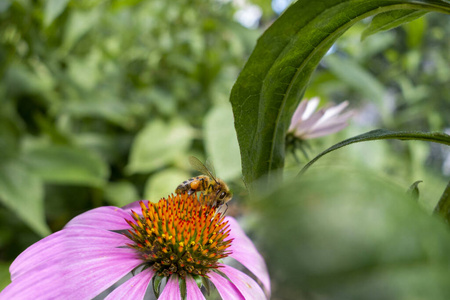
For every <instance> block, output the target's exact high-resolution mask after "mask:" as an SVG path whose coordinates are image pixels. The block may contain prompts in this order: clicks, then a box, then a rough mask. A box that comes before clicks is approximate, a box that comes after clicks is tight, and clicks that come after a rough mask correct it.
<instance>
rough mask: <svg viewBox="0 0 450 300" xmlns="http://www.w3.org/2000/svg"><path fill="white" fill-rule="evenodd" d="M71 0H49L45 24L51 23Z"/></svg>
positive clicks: (45, 12) (46, 7)
mask: <svg viewBox="0 0 450 300" xmlns="http://www.w3.org/2000/svg"><path fill="white" fill-rule="evenodd" d="M68 2H69V0H47V1H46V2H45V11H44V24H45V26H48V25H50V24H51V23H52V22H53V21H54V20H55V19H56V18H57V17H58V16H59V15H60V14H62V12H63V11H64V9H65V8H66V6H67V3H68Z"/></svg>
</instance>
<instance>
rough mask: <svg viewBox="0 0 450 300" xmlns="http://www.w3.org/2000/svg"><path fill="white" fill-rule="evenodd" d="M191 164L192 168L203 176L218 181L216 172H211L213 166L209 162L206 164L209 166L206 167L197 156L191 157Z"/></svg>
mask: <svg viewBox="0 0 450 300" xmlns="http://www.w3.org/2000/svg"><path fill="white" fill-rule="evenodd" d="M189 163H190V164H191V166H192V167H193V168H194V169H196V170H197V171H199V172H201V173H202V174H205V175H208V176H209V177H211V178H212V179H214V180H216V177H215V176H214V170H213V171H212V172H211V169H209V167H211V164H210V163H209V162H206V164H207V165H208V166H209V167H208V166H205V165H204V164H203V163H202V162H201V161H200V160H199V159H198V158H197V157H195V156H189Z"/></svg>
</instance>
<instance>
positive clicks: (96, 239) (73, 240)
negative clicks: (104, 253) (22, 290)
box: [10, 227, 129, 281]
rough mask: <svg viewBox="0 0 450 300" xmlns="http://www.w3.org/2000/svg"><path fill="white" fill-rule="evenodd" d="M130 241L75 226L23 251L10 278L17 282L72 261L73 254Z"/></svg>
mask: <svg viewBox="0 0 450 300" xmlns="http://www.w3.org/2000/svg"><path fill="white" fill-rule="evenodd" d="M127 242H129V239H128V238H126V237H125V236H123V235H122V234H118V233H115V232H111V231H107V230H102V229H94V228H90V227H86V228H82V227H76V228H72V229H63V230H61V231H58V232H56V233H53V234H51V235H49V236H48V237H46V238H44V239H42V240H40V241H39V242H37V243H35V244H33V245H32V246H30V247H29V248H27V249H26V250H25V251H24V252H22V253H21V254H20V255H19V256H18V257H17V258H16V259H15V260H14V262H13V263H12V264H11V267H10V271H11V278H12V280H13V281H14V279H15V278H16V277H18V276H21V275H22V274H23V273H26V272H30V270H31V269H33V268H40V267H41V265H43V266H46V265H50V264H54V263H56V262H58V261H64V260H70V257H69V256H68V255H70V254H71V253H70V252H71V251H80V250H83V251H89V250H91V249H96V248H99V249H104V248H112V249H114V248H117V247H119V246H124V245H125V243H127Z"/></svg>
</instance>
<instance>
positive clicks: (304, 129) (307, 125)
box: [294, 110, 324, 137]
mask: <svg viewBox="0 0 450 300" xmlns="http://www.w3.org/2000/svg"><path fill="white" fill-rule="evenodd" d="M323 115H324V112H323V110H319V111H318V112H316V113H314V114H313V115H312V116H311V117H310V118H309V119H307V120H304V121H302V122H300V123H298V124H297V126H296V127H295V128H296V130H295V132H294V134H295V135H296V136H298V137H302V136H303V135H304V134H305V133H308V132H309V131H310V129H311V128H312V127H313V126H314V125H315V124H316V123H317V122H318V121H319V120H320V119H321V118H322V117H323Z"/></svg>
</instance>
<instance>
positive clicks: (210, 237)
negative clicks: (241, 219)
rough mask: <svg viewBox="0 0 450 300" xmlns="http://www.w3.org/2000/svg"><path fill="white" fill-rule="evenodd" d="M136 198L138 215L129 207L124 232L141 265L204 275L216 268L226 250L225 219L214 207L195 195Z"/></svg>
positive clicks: (161, 272)
mask: <svg viewBox="0 0 450 300" xmlns="http://www.w3.org/2000/svg"><path fill="white" fill-rule="evenodd" d="M146 202H147V204H145V203H144V202H143V201H141V202H140V205H141V209H142V215H139V214H137V213H136V212H134V211H133V219H134V221H128V220H127V223H128V224H129V225H130V226H131V229H130V230H128V232H127V233H126V234H125V235H126V236H127V237H128V238H129V239H131V240H132V241H133V243H131V244H127V246H129V247H131V248H133V249H135V250H136V251H137V253H138V254H139V255H140V257H141V258H142V260H143V264H142V265H144V268H153V270H155V271H156V273H157V274H158V275H159V276H170V275H172V274H175V273H176V274H178V275H180V276H181V277H183V278H184V277H185V276H186V275H187V274H193V275H200V276H205V275H206V274H207V273H208V272H209V271H210V270H211V269H216V268H218V260H219V259H221V258H224V257H226V256H228V255H229V254H230V252H229V251H227V248H228V247H229V246H230V245H231V239H229V240H227V241H225V239H226V238H227V237H228V236H229V232H230V230H229V229H228V227H229V225H228V221H224V216H223V215H222V214H221V213H219V212H217V211H216V209H215V208H213V207H211V206H208V205H205V204H202V203H205V201H203V195H200V199H199V198H198V196H197V195H187V194H181V195H176V196H173V195H171V196H169V197H168V198H167V199H165V198H163V199H161V200H159V202H158V203H152V202H149V201H146Z"/></svg>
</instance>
